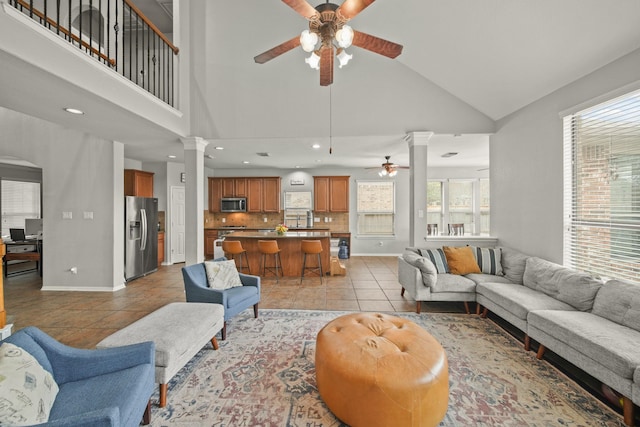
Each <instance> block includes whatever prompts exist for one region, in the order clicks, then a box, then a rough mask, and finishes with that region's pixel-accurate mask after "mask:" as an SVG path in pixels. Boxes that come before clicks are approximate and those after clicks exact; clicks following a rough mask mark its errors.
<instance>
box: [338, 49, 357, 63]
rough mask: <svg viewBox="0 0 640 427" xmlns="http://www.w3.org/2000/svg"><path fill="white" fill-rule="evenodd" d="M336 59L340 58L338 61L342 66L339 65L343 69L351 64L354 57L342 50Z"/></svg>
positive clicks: (339, 50)
mask: <svg viewBox="0 0 640 427" xmlns="http://www.w3.org/2000/svg"><path fill="white" fill-rule="evenodd" d="M336 58H338V61H339V62H340V65H338V67H339V68H342V67H344V66H345V65H347V64H348V63H349V61H350V60H351V58H353V55H349V54H348V53H347V51H346V50H344V49H343V48H340V49H338V51H337V54H336Z"/></svg>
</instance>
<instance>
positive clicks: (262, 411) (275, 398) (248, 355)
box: [152, 310, 624, 427]
mask: <svg viewBox="0 0 640 427" xmlns="http://www.w3.org/2000/svg"><path fill="white" fill-rule="evenodd" d="M252 314H253V313H252V312H250V311H246V312H245V313H243V314H241V315H239V316H237V317H234V318H233V319H232V320H231V321H229V322H228V327H227V328H228V329H227V340H226V341H220V340H219V343H220V349H219V350H218V351H214V350H213V348H212V347H211V344H208V345H207V346H205V347H204V348H203V349H202V350H201V351H200V352H199V353H198V354H197V355H196V356H195V357H194V358H193V359H192V360H191V361H190V362H189V363H188V364H187V366H185V368H183V369H182V370H181V371H180V372H179V373H178V374H177V375H176V376H175V377H174V378H173V379H172V380H171V382H170V383H169V393H168V402H167V406H166V407H165V408H158V407H157V400H158V396H157V392H156V395H155V396H154V397H153V399H154V402H155V403H156V404H155V405H154V406H153V413H152V425H153V426H185V427H188V426H218V427H245V426H246V427H258V426H260V427H272V426H273V427H281V426H287V427H331V426H344V424H343V423H341V422H340V421H339V420H338V419H336V418H335V417H334V416H333V414H332V413H331V412H330V411H329V410H328V409H327V407H326V406H325V405H324V403H323V402H322V400H321V399H320V396H319V394H318V391H317V389H316V382H315V370H314V369H315V368H314V350H315V338H316V335H317V333H318V331H319V330H320V329H321V328H322V327H323V326H324V325H325V324H326V323H328V322H329V321H331V320H332V319H335V318H336V317H338V316H340V315H343V314H346V313H345V312H336V311H306V310H261V311H260V317H259V318H258V319H254V318H253V316H252ZM393 314H394V315H396V316H399V317H404V318H407V319H409V320H412V321H414V322H415V323H417V324H419V325H420V326H422V327H423V328H424V329H426V330H427V331H428V332H429V333H430V334H431V335H433V336H434V337H435V338H436V339H437V340H438V341H440V343H442V345H443V347H444V348H445V351H446V353H447V357H448V360H449V382H450V394H449V409H448V411H447V415H446V417H445V419H444V420H443V421H442V424H441V425H442V426H447V427H449V426H460V427H463V426H464V427H467V426H623V425H624V423H623V422H622V418H621V417H620V416H619V415H617V414H616V413H614V412H613V411H612V410H610V409H609V408H608V407H607V406H605V405H603V404H602V403H601V402H600V401H598V400H597V399H595V398H594V397H592V396H591V395H589V393H587V392H586V391H584V390H583V389H582V388H580V387H579V386H578V385H576V384H575V383H574V382H573V381H571V380H570V379H568V378H567V377H566V376H565V375H563V374H562V373H560V372H559V371H558V370H556V369H555V368H553V367H552V366H551V365H549V364H548V363H547V362H545V361H539V360H537V359H536V358H535V354H534V353H533V352H527V351H525V350H524V349H523V347H522V344H521V343H520V342H518V341H517V340H515V339H514V338H513V337H511V336H510V335H509V334H507V333H506V332H505V331H503V330H502V329H501V328H499V327H498V326H497V325H495V324H494V323H493V322H492V321H491V320H489V319H482V318H480V317H479V316H475V315H466V314H442V313H423V314H420V315H417V314H414V313H393Z"/></svg>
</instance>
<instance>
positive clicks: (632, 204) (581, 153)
mask: <svg viewBox="0 0 640 427" xmlns="http://www.w3.org/2000/svg"><path fill="white" fill-rule="evenodd" d="M564 183H565V191H564V212H565V229H564V230H565V231H564V263H565V265H568V266H571V267H574V268H576V269H579V270H582V271H586V272H589V273H591V274H593V275H594V276H598V277H602V278H605V279H606V278H618V279H625V280H629V281H632V282H636V283H640V91H636V92H633V93H631V94H627V95H624V96H622V97H619V98H616V99H614V100H611V101H608V102H606V103H603V104H600V105H597V106H595V107H592V108H589V109H586V110H583V111H580V112H578V113H575V114H572V115H569V116H566V117H565V118H564Z"/></svg>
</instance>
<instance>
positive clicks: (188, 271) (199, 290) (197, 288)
mask: <svg viewBox="0 0 640 427" xmlns="http://www.w3.org/2000/svg"><path fill="white" fill-rule="evenodd" d="M220 260H221V259H217V260H214V262H215V261H220ZM239 274H240V281H241V282H242V285H243V286H238V287H235V288H231V289H225V290H218V289H211V288H209V286H208V283H207V273H206V270H205V267H204V263H200V264H194V265H190V266H188V267H183V268H182V276H183V278H184V290H185V292H186V294H187V302H208V303H214V304H222V306H223V307H224V326H223V327H222V339H223V340H225V339H227V320H229V319H231V318H232V317H233V316H235V315H236V314H238V313H240V312H242V311H244V310H246V309H247V308H249V307H251V306H253V315H254V316H255V317H256V318H258V303H259V302H260V277H258V276H251V275H248V274H243V273H239Z"/></svg>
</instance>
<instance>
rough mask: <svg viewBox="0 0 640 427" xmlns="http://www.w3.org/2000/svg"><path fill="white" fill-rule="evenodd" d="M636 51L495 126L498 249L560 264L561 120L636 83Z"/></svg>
mask: <svg viewBox="0 0 640 427" xmlns="http://www.w3.org/2000/svg"><path fill="white" fill-rule="evenodd" d="M638 70H640V50H636V51H634V52H632V53H631V54H629V55H626V56H624V57H622V58H620V59H618V60H617V61H614V62H612V63H611V64H609V65H607V66H605V67H603V68H601V69H599V70H597V71H595V72H593V73H591V74H589V75H587V76H585V77H583V78H581V79H579V80H577V81H575V82H573V83H571V84H569V85H567V86H565V87H563V88H561V89H559V90H557V91H556V92H554V93H552V94H550V95H548V96H546V97H544V98H542V99H540V100H538V101H537V102H534V103H532V104H530V105H528V106H527V107H525V108H523V109H522V110H520V111H517V112H516V113H514V114H511V115H510V116H507V117H505V118H504V119H502V120H500V121H499V122H498V126H497V132H496V134H495V135H493V136H492V137H491V143H490V153H491V230H492V234H494V232H495V235H496V236H498V237H499V238H500V243H501V244H502V245H505V246H511V247H514V248H516V249H519V250H521V251H524V252H527V253H529V254H532V255H537V256H540V257H543V258H546V259H549V260H551V261H554V262H557V263H561V262H562V251H563V248H562V245H563V205H562V197H563V176H562V168H563V164H562V144H563V140H562V118H561V117H560V112H563V111H565V110H567V109H569V108H571V107H573V106H576V105H578V104H582V103H585V102H587V101H589V100H591V99H593V98H596V97H600V96H601V95H604V94H607V93H609V92H611V91H615V90H617V89H619V88H621V87H623V86H626V85H629V84H632V83H634V82H636V81H637V80H638V78H639V77H640V74H638Z"/></svg>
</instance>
